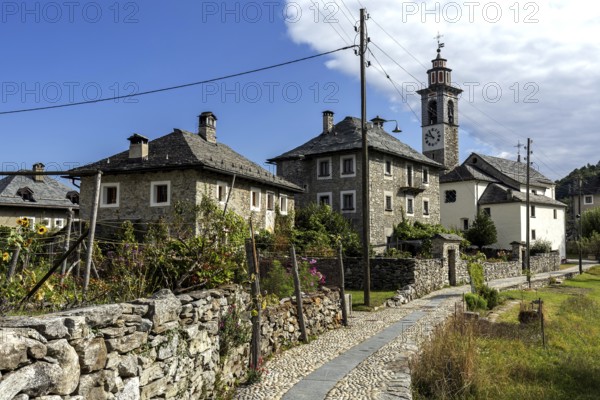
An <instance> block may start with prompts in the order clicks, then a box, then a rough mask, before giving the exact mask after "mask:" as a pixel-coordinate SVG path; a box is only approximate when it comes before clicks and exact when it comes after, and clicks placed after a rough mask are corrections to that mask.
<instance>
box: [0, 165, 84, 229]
mask: <svg viewBox="0 0 600 400" xmlns="http://www.w3.org/2000/svg"><path fill="white" fill-rule="evenodd" d="M44 168H45V166H44V164H42V163H37V164H34V165H33V169H32V171H31V172H32V173H33V172H44ZM23 172H24V173H26V172H27V171H23ZM69 210H72V211H73V213H74V217H77V215H78V212H79V193H78V192H77V191H75V190H73V189H72V188H69V187H68V186H66V185H64V184H62V183H60V182H58V181H57V180H55V179H52V178H50V177H49V176H45V175H34V174H31V175H27V174H24V175H10V176H6V177H5V178H3V179H1V180H0V225H2V226H11V227H13V226H17V219H18V218H28V219H29V220H30V226H31V227H32V228H33V227H34V226H35V225H36V224H42V225H45V226H46V227H48V228H49V229H62V228H63V227H64V226H65V225H66V223H67V219H68V215H69Z"/></svg>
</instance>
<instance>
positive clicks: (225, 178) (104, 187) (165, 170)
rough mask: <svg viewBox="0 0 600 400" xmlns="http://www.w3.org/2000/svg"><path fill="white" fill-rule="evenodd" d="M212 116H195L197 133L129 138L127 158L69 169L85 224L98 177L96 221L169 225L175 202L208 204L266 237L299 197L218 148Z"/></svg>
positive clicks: (114, 157)
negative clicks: (248, 223) (245, 221)
mask: <svg viewBox="0 0 600 400" xmlns="http://www.w3.org/2000/svg"><path fill="white" fill-rule="evenodd" d="M216 121H217V118H216V116H215V115H214V114H213V113H211V112H204V113H202V114H201V115H200V116H199V129H198V132H197V133H192V132H187V131H184V130H181V129H174V130H173V132H171V133H169V134H168V135H165V136H162V137H159V138H157V139H154V140H149V139H148V138H146V137H144V136H142V135H139V134H134V135H132V136H131V137H129V138H128V140H129V142H130V146H129V150H126V151H123V152H121V153H118V154H115V155H111V156H109V157H107V158H105V159H102V160H100V161H97V162H94V163H91V164H88V165H85V166H82V167H80V168H76V169H73V170H71V171H69V172H70V175H71V176H73V177H80V178H81V216H82V218H84V219H89V218H90V215H91V214H90V211H91V208H92V204H93V199H92V198H93V194H94V188H95V178H94V176H93V175H94V174H95V173H96V172H97V171H102V173H103V174H102V183H101V189H100V191H101V193H100V203H99V210H98V219H99V220H100V221H106V220H110V221H122V220H131V221H134V222H143V221H155V220H157V219H159V218H160V217H165V218H168V217H169V215H171V213H172V211H173V207H174V205H175V204H176V203H178V202H189V203H192V204H200V202H201V200H202V198H203V197H204V196H210V197H212V198H213V199H214V200H215V201H216V202H218V204H219V205H220V206H221V207H223V208H225V207H227V210H230V211H234V212H236V213H237V214H239V215H240V216H242V217H243V218H244V219H247V218H248V217H250V216H252V218H253V222H254V228H255V229H256V230H259V229H267V230H270V229H272V228H273V226H274V222H275V212H276V209H279V210H280V212H281V213H282V214H287V213H288V212H290V211H292V210H293V208H294V194H296V193H299V192H301V191H302V189H300V188H299V187H298V186H296V185H294V184H293V183H290V182H288V181H286V180H285V179H282V178H281V177H278V176H275V175H273V174H271V173H270V172H268V171H267V170H265V169H264V168H262V167H260V166H259V165H258V164H255V163H254V162H252V161H250V160H248V159H247V158H245V157H244V156H242V155H241V154H239V153H237V152H235V151H234V150H232V149H231V148H230V147H229V146H227V145H225V144H222V143H218V142H217V135H216V133H217V131H216Z"/></svg>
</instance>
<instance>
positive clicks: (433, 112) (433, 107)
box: [426, 77, 437, 125]
mask: <svg viewBox="0 0 600 400" xmlns="http://www.w3.org/2000/svg"><path fill="white" fill-rule="evenodd" d="M434 80H435V77H434ZM433 83H435V82H433ZM427 116H428V117H429V123H428V124H426V125H434V124H437V101H435V100H433V101H430V102H429V104H428V105H427Z"/></svg>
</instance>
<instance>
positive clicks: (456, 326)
mask: <svg viewBox="0 0 600 400" xmlns="http://www.w3.org/2000/svg"><path fill="white" fill-rule="evenodd" d="M506 294H507V295H508V296H509V297H510V298H512V299H517V300H521V301H522V302H523V303H524V304H530V303H531V301H533V300H537V299H538V298H541V299H542V301H543V302H544V315H545V334H546V343H547V348H546V349H544V347H543V346H542V340H541V333H540V325H539V323H531V324H519V322H518V320H517V318H518V315H519V310H520V308H521V307H520V306H519V305H516V306H515V307H513V308H512V309H510V310H509V311H507V312H505V313H504V314H502V315H501V316H500V318H499V320H498V322H495V323H490V322H487V321H482V320H480V321H479V322H477V323H475V322H470V323H469V322H466V321H464V320H462V318H461V317H460V316H458V318H456V319H453V318H452V319H449V320H448V321H447V322H446V323H445V324H444V325H443V327H440V328H439V329H438V330H436V331H435V333H434V335H433V336H432V338H431V340H430V342H428V343H426V344H425V345H424V346H422V350H421V352H420V353H419V355H418V356H416V357H415V358H414V359H413V361H412V363H411V371H412V378H413V398H414V399H415V400H423V399H498V400H512V399H569V400H575V399H582V400H583V399H590V400H591V399H596V398H597V397H598V393H600V364H599V363H598V361H597V360H598V358H599V357H600V343H599V342H598V340H597V338H598V335H600V267H594V268H592V269H590V270H589V271H588V272H587V273H585V274H583V275H580V276H577V277H575V278H573V279H572V280H567V281H566V282H565V284H564V285H562V286H557V287H548V288H544V289H541V290H539V291H509V292H507V293H506Z"/></svg>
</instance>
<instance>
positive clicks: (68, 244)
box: [60, 208, 73, 283]
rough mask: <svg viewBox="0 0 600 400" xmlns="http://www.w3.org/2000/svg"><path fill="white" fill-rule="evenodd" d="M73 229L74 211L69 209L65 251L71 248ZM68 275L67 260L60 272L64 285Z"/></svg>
mask: <svg viewBox="0 0 600 400" xmlns="http://www.w3.org/2000/svg"><path fill="white" fill-rule="evenodd" d="M72 228H73V209H72V208H69V213H68V215H67V238H66V240H65V251H67V250H69V247H71V229H72ZM66 273H67V259H66V258H65V261H63V265H62V269H61V270H60V283H63V282H64V280H65V274H66Z"/></svg>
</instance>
